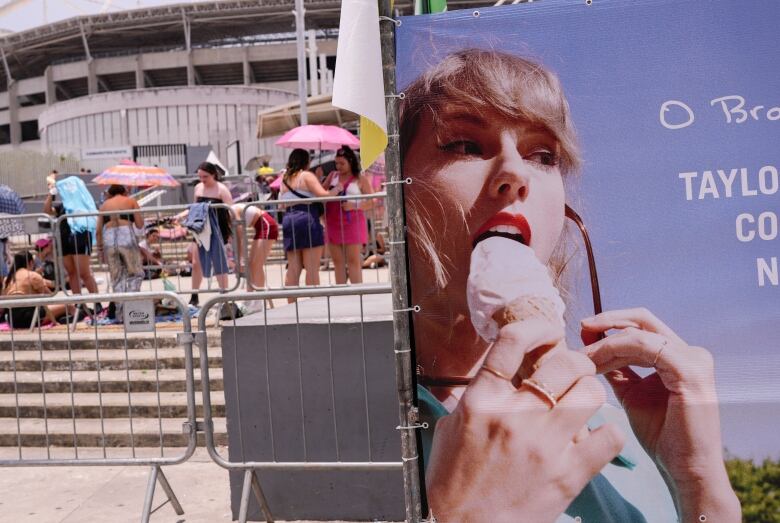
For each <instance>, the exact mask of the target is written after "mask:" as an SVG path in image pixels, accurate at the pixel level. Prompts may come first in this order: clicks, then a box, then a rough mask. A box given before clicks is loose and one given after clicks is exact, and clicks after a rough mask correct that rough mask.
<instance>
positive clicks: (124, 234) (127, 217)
mask: <svg viewBox="0 0 780 523" xmlns="http://www.w3.org/2000/svg"><path fill="white" fill-rule="evenodd" d="M107 193H108V196H109V198H108V200H106V202H105V203H104V204H103V205H101V206H100V212H101V213H104V212H111V211H113V212H114V214H109V215H105V216H104V215H103V214H100V215H99V216H98V219H97V249H98V255H99V256H100V258H101V259H104V260H105V261H106V263H107V264H108V271H109V273H110V274H111V285H112V287H113V289H114V292H138V291H140V290H141V283H142V282H143V279H144V271H143V263H142V261H141V250H140V249H139V247H138V240H137V239H136V229H138V230H143V226H144V222H143V217H142V216H141V213H140V212H139V209H140V207H139V206H138V202H137V201H136V200H135V199H134V198H131V197H129V196H128V195H127V188H125V186H123V185H112V186H110V187H109V188H108V191H107ZM116 211H126V212H122V213H119V214H116ZM112 303H113V302H112ZM121 314H122V307H121V304H117V305H115V306H114V307H112V308H111V310H110V311H109V316H113V317H117V316H118V317H120V318H121V317H122V316H121Z"/></svg>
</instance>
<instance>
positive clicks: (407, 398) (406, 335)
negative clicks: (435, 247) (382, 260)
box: [379, 0, 422, 523]
mask: <svg viewBox="0 0 780 523" xmlns="http://www.w3.org/2000/svg"><path fill="white" fill-rule="evenodd" d="M379 15H380V16H385V17H392V16H393V11H392V2H391V0H381V1H380V2H379ZM379 29H380V40H381V45H382V69H383V73H384V75H383V76H384V85H385V108H386V110H387V136H388V142H387V149H386V151H385V168H386V172H387V177H388V181H389V182H390V183H389V184H388V185H387V212H388V222H389V223H388V234H389V236H390V242H391V243H390V244H391V245H392V246H393V247H392V249H390V283H391V286H392V289H393V310H394V311H404V310H408V309H409V308H410V307H411V306H412V304H410V303H409V291H408V281H407V273H406V267H407V255H406V244H405V243H404V242H405V241H406V233H405V231H406V225H405V216H404V194H403V186H404V184H402V183H400V181H401V179H402V172H401V151H400V147H399V140H398V98H397V97H396V96H394V95H395V94H396V93H395V24H393V23H389V22H387V21H383V22H380V27H379ZM409 321H410V315H409V312H396V313H394V314H393V339H394V341H393V348H394V349H395V355H396V358H395V376H396V378H395V379H396V385H397V387H398V415H399V419H400V422H401V456H402V458H403V478H404V494H405V503H406V521H409V522H411V523H417V522H419V521H420V520H421V519H422V508H421V501H420V500H421V495H420V467H419V457H418V455H417V437H416V435H417V433H416V430H415V429H412V428H411V427H415V426H417V424H418V416H417V409H416V407H415V406H414V375H413V374H412V368H413V361H412V350H411V343H412V340H411V329H410V328H409V327H410V325H409ZM404 427H410V428H404Z"/></svg>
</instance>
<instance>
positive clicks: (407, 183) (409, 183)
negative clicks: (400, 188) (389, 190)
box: [382, 178, 412, 186]
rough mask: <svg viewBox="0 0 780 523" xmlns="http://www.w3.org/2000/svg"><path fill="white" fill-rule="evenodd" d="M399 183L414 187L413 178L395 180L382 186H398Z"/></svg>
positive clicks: (383, 183)
mask: <svg viewBox="0 0 780 523" xmlns="http://www.w3.org/2000/svg"><path fill="white" fill-rule="evenodd" d="M399 183H405V184H406V185H412V179H411V178H404V179H403V180H394V181H390V182H382V186H385V185H397V184H399Z"/></svg>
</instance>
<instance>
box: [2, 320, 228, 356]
mask: <svg viewBox="0 0 780 523" xmlns="http://www.w3.org/2000/svg"><path fill="white" fill-rule="evenodd" d="M176 330H178V331H181V326H179V327H178V329H176ZM155 334H156V335H155ZM207 338H208V344H209V347H213V346H218V345H220V344H221V338H220V334H219V332H215V331H211V332H209V333H208V335H207ZM95 347H98V348H100V349H114V350H124V349H125V348H127V350H146V349H154V348H155V347H157V348H170V347H178V344H177V343H176V331H175V330H160V331H158V332H157V333H153V332H149V333H147V332H144V333H132V334H128V335H127V336H125V333H124V332H123V331H122V330H121V328H120V329H117V330H108V329H106V328H105V327H99V328H98V330H97V332H95V331H94V330H87V331H81V332H77V333H68V332H67V330H66V329H65V328H64V327H63V328H62V329H60V328H56V329H53V330H51V331H42V333H41V334H40V335H39V333H37V332H32V333H31V332H17V331H14V333H13V337H11V335H10V334H9V333H3V334H2V335H0V352H6V351H39V350H44V351H49V350H61V349H68V348H70V350H87V349H94V348H95Z"/></svg>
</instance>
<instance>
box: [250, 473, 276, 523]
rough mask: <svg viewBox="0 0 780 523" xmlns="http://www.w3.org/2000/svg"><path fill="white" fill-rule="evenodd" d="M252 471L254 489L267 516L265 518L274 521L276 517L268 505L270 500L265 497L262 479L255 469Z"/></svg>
mask: <svg viewBox="0 0 780 523" xmlns="http://www.w3.org/2000/svg"><path fill="white" fill-rule="evenodd" d="M251 472H252V490H253V491H254V493H255V497H256V498H257V501H258V502H259V503H260V510H262V511H263V515H264V516H265V520H266V521H267V523H274V517H273V515H271V509H270V508H269V507H268V501H267V500H266V499H265V494H263V489H262V488H260V480H258V479H257V474H256V473H255V471H254V470H252V471H251Z"/></svg>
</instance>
